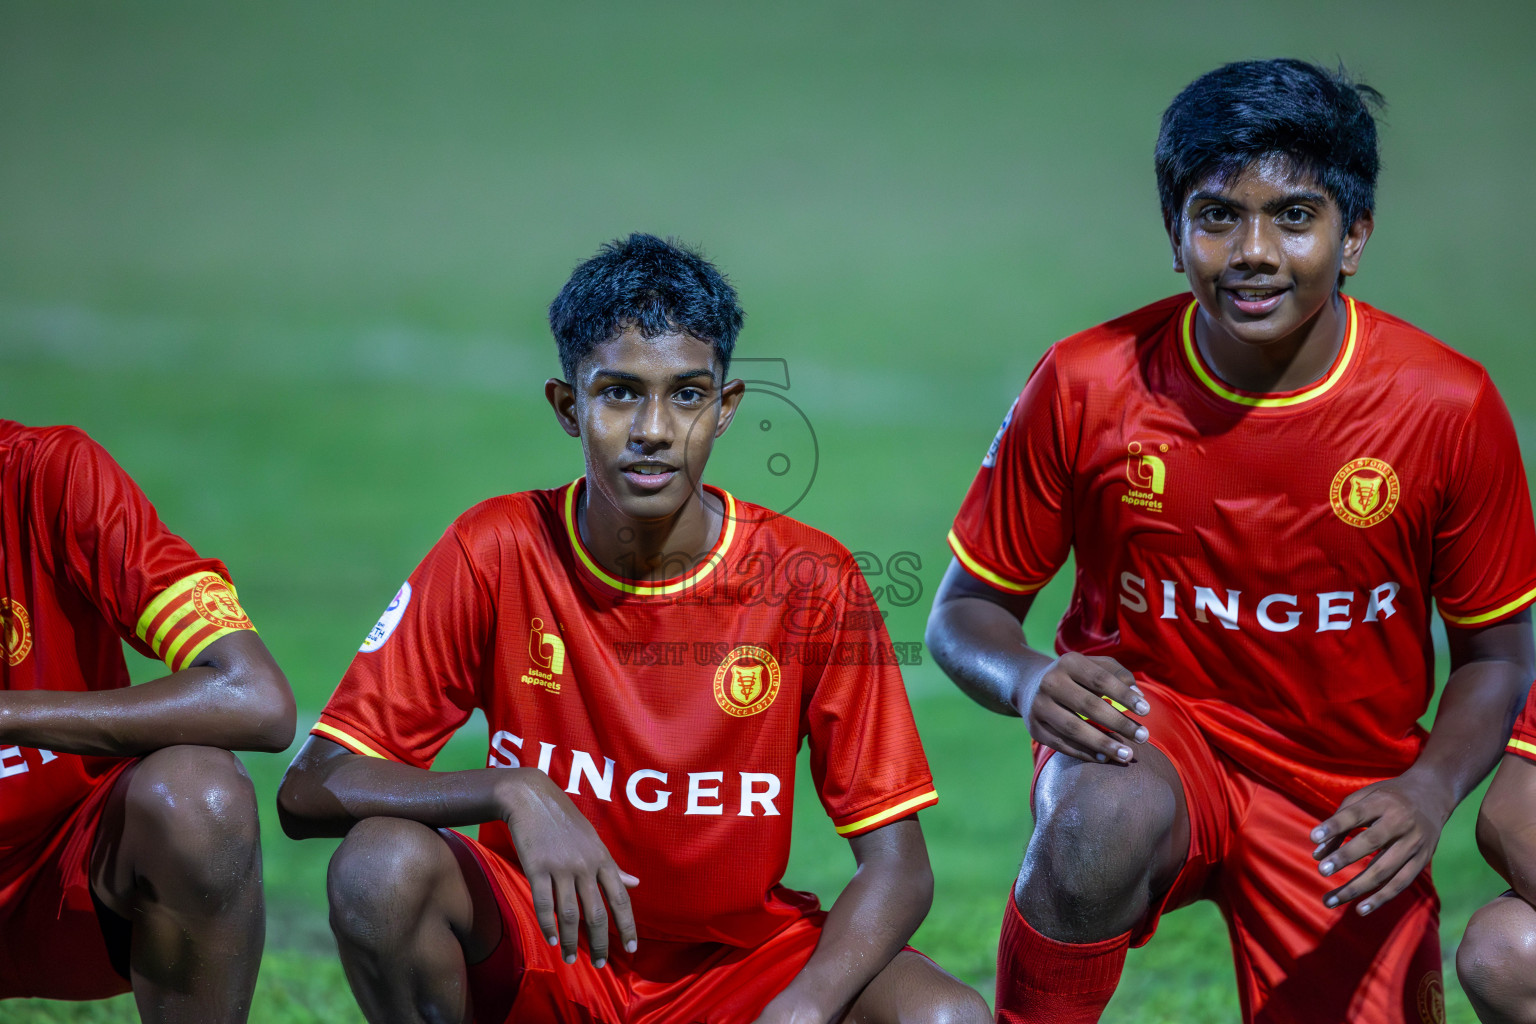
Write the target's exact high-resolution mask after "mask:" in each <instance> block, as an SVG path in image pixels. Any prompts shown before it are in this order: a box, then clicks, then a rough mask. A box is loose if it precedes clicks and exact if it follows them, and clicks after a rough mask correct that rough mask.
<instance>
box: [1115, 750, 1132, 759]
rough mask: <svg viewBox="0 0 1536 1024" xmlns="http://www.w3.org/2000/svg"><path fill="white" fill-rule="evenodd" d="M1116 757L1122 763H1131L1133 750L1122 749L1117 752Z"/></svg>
mask: <svg viewBox="0 0 1536 1024" xmlns="http://www.w3.org/2000/svg"><path fill="white" fill-rule="evenodd" d="M1115 755H1116V756H1117V757H1119V758H1120V760H1122V761H1129V760H1130V759H1131V748H1130V747H1121V748H1120V749H1119V750H1117V751H1115Z"/></svg>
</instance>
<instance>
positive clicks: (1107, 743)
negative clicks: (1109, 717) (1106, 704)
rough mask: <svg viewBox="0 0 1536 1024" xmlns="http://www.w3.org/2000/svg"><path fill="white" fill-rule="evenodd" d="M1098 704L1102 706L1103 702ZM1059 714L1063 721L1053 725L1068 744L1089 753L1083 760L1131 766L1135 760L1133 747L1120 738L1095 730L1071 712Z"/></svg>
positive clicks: (1059, 712)
mask: <svg viewBox="0 0 1536 1024" xmlns="http://www.w3.org/2000/svg"><path fill="white" fill-rule="evenodd" d="M1098 703H1099V704H1100V705H1102V704H1103V701H1099V702H1098ZM1106 710H1107V708H1106ZM1057 714H1059V715H1060V717H1061V720H1060V721H1059V722H1058V721H1054V720H1053V721H1051V725H1052V726H1053V727H1054V728H1055V730H1056V732H1057V734H1058V735H1060V736H1061V737H1062V738H1063V739H1065V740H1066V741H1067V742H1068V743H1071V744H1072V745H1073V746H1076V747H1078V748H1080V749H1082V750H1086V751H1087V752H1088V754H1089V756H1088V757H1086V758H1083V760H1085V761H1087V760H1093V761H1101V762H1102V761H1110V762H1114V763H1118V764H1129V763H1130V762H1131V761H1132V760H1133V759H1134V758H1135V756H1136V755H1135V752H1134V751H1133V750H1132V749H1131V745H1130V744H1129V743H1126V742H1125V741H1124V740H1123V739H1121V738H1120V737H1119V736H1114V735H1111V734H1109V733H1105V732H1102V731H1100V730H1098V729H1095V728H1094V727H1093V726H1091V725H1089V724H1088V723H1087V722H1085V721H1083V719H1082V718H1080V717H1079V716H1078V715H1076V714H1073V713H1072V712H1070V711H1065V710H1063V711H1058V712H1057ZM1100 755H1103V756H1100Z"/></svg>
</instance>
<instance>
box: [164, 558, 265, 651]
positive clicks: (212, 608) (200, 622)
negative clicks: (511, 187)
mask: <svg viewBox="0 0 1536 1024" xmlns="http://www.w3.org/2000/svg"><path fill="white" fill-rule="evenodd" d="M244 629H248V630H251V631H253V632H254V631H255V629H256V627H255V625H254V624H252V622H251V620H250V617H249V616H247V615H246V614H245V610H244V609H243V608H241V607H240V600H239V598H238V597H237V596H236V594H235V587H234V584H232V583H230V582H229V581H228V580H226V579H224V577H222V576H220V575H219V574H218V573H216V572H199V573H193V574H192V575H191V576H187V577H184V578H182V579H180V580H177V581H176V582H175V583H172V584H171V585H170V586H169V587H166V588H165V589H164V590H162V591H161V592H160V593H159V594H157V595H156V596H155V598H154V600H152V601H150V602H149V605H148V606H147V607H146V608H145V609H144V614H142V615H140V616H139V622H138V625H137V626H136V627H135V628H134V633H135V635H137V636H138V638H139V639H140V640H142V641H144V642H145V643H146V644H148V645H149V649H150V650H152V651H154V653H155V657H157V658H159V659H160V660H161V661H163V662H165V663H166V665H167V666H169V667H170V670H171V671H172V672H177V671H180V670H181V669H183V668H185V667H186V666H187V665H189V664H191V663H192V660H193V659H194V658H196V657H197V656H198V655H199V654H201V653H202V652H203V649H204V648H206V647H207V646H208V645H209V644H211V643H213V642H214V641H215V640H217V639H218V638H219V637H221V636H224V635H226V634H228V633H234V632H238V631H239V630H244Z"/></svg>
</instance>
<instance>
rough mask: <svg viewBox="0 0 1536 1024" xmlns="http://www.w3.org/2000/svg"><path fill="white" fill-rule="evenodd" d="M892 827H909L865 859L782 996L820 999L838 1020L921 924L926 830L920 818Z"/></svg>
mask: <svg viewBox="0 0 1536 1024" xmlns="http://www.w3.org/2000/svg"><path fill="white" fill-rule="evenodd" d="M885 828H886V829H899V830H900V831H901V832H902V833H906V834H905V835H902V836H899V837H898V838H899V839H900V840H902V841H901V842H899V843H892V844H889V845H887V848H886V849H884V850H882V851H880V855H879V856H873V857H869V858H867V859H865V860H863V862H862V863H860V865H859V868H858V870H857V871H856V872H854V876H853V878H852V879H851V880H850V881H849V882H848V885H847V886H846V887H845V888H844V889H843V891H842V892H841V893H840V894H839V895H838V897H837V899H836V900H835V901H833V903H832V906H831V907H830V908H829V909H828V911H827V919H826V922H825V923H824V924H823V926H822V933H821V941H820V942H819V943H817V946H816V952H815V953H814V954H812V956H811V958H810V960H809V961H807V962H806V965H805V967H803V968H802V969H801V971H800V973H799V974H797V975H796V976H795V979H794V981H792V982H791V983H790V984H789V985H788V986H787V987H786V988H785V989H784V991H783V992H782V993H780V995H779V997H778V999H776V1000H775V1002H779V1001H781V1000H782V1001H783V1002H784V1004H785V1005H789V1006H801V1005H808V1006H814V1007H816V1009H817V1010H818V1012H819V1013H820V1015H821V1016H822V1018H823V1019H824V1020H828V1021H831V1020H836V1019H837V1018H838V1015H839V1014H841V1013H842V1012H843V1011H845V1010H846V1009H847V1008H848V1007H849V1006H850V1005H851V1004H852V1003H853V1001H854V1000H855V999H857V998H858V996H859V993H861V992H862V991H863V990H864V987H865V986H866V985H868V984H869V983H870V981H872V980H873V979H874V977H875V975H877V974H879V973H880V972H881V971H882V970H884V969H885V967H886V965H888V964H889V963H890V962H891V960H892V958H894V957H895V956H896V954H897V953H899V952H901V949H902V947H903V946H905V945H906V944H907V941H908V940H909V939H911V938H912V933H913V932H915V931H917V926H918V925H920V924H922V922H923V918H924V917H925V916H927V914H928V908H929V906H930V905H931V904H932V902H933V873H932V871H931V870H930V869H929V866H928V856H927V850H926V848H925V847H924V846H923V842H922V833H921V831H919V829H918V825H917V821H916V819H915V818H914V819H906V820H903V821H898V822H893V823H892V824H891V825H887V826H885ZM877 831H884V829H880V830H877ZM871 835H873V834H871ZM914 840H915V841H914Z"/></svg>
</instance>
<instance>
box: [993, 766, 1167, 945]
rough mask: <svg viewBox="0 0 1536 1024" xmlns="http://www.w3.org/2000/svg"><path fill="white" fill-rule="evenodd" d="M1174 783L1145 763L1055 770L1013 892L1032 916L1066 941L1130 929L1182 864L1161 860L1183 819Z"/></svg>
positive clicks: (1041, 796) (1046, 782) (1044, 784)
mask: <svg viewBox="0 0 1536 1024" xmlns="http://www.w3.org/2000/svg"><path fill="white" fill-rule="evenodd" d="M1053 760H1055V759H1053ZM1175 785H1176V783H1173V782H1170V781H1169V780H1168V779H1167V778H1165V777H1164V775H1163V774H1162V773H1160V772H1159V771H1156V770H1154V769H1152V768H1151V767H1150V766H1146V765H1141V766H1133V767H1131V768H1112V767H1105V766H1099V765H1076V764H1073V765H1063V766H1062V767H1061V768H1057V769H1055V770H1054V771H1052V770H1050V769H1048V772H1047V773H1046V774H1043V775H1042V776H1041V780H1040V786H1039V787H1038V788H1037V790H1036V793H1035V807H1036V817H1035V829H1034V834H1033V835H1032V836H1031V837H1030V840H1029V847H1028V850H1027V851H1026V853H1025V856H1024V864H1023V866H1022V868H1021V869H1020V872H1019V880H1018V883H1017V885H1016V886H1015V889H1014V898H1015V900H1016V901H1017V902H1018V905H1019V909H1020V910H1021V911H1022V912H1023V914H1024V917H1025V919H1026V920H1028V921H1029V922H1030V924H1031V925H1032V926H1034V927H1035V928H1037V929H1039V930H1041V931H1042V932H1044V934H1047V935H1050V936H1052V937H1053V938H1057V939H1060V940H1061V941H1067V942H1090V941H1096V940H1099V939H1106V938H1110V937H1112V936H1114V935H1119V934H1122V933H1123V932H1125V931H1126V930H1127V929H1128V928H1130V927H1131V926H1132V925H1133V924H1134V923H1135V921H1136V920H1137V919H1139V917H1140V916H1141V915H1142V914H1143V913H1145V911H1146V909H1147V906H1148V905H1149V901H1150V899H1151V896H1152V894H1153V893H1152V890H1153V889H1154V888H1155V887H1156V886H1157V885H1158V884H1166V883H1167V881H1168V880H1169V879H1168V878H1167V877H1166V876H1168V875H1169V874H1171V873H1172V872H1173V870H1174V869H1175V868H1176V865H1172V864H1164V863H1162V861H1164V860H1167V859H1168V855H1167V852H1166V851H1168V849H1169V847H1170V838H1171V837H1172V835H1173V830H1174V828H1175V826H1176V824H1177V820H1178V813H1179V794H1178V792H1177V791H1176V790H1175V788H1174V787H1175Z"/></svg>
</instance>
